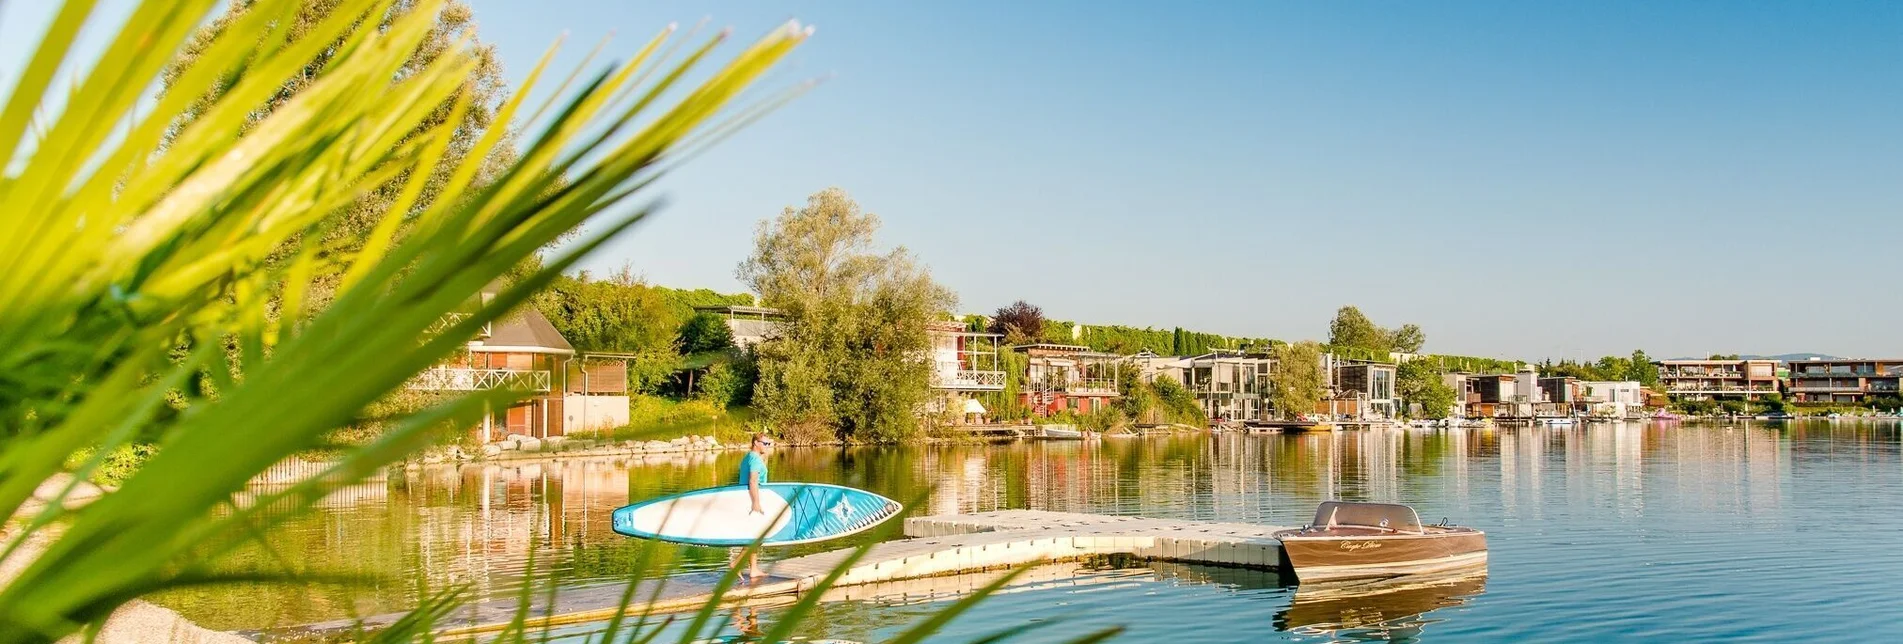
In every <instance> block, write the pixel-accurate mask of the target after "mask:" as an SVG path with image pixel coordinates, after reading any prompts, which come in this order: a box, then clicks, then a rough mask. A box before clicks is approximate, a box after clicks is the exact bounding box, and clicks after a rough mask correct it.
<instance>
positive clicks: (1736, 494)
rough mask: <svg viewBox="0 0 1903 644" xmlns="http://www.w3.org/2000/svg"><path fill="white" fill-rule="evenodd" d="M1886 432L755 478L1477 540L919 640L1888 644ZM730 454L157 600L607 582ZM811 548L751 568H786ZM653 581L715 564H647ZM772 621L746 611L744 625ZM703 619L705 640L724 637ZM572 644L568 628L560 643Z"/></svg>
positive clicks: (447, 508) (491, 487)
mask: <svg viewBox="0 0 1903 644" xmlns="http://www.w3.org/2000/svg"><path fill="white" fill-rule="evenodd" d="M1900 445H1903V437H1900V436H1899V429H1898V425H1897V424H1895V423H1874V424H1873V423H1848V422H1836V423H1826V422H1816V423H1777V424H1771V423H1738V424H1730V425H1686V426H1682V427H1681V426H1670V425H1668V426H1659V425H1636V424H1628V425H1591V426H1585V427H1578V428H1553V429H1548V428H1533V429H1499V430H1433V431H1426V430H1406V431H1402V430H1393V431H1379V432H1367V433H1334V434H1327V433H1316V434H1290V435H1270V436H1217V437H1200V436H1196V437H1192V436H1182V437H1166V438H1150V439H1110V440H1105V441H1102V442H1101V443H1093V444H1083V443H1074V442H1073V443H1017V444H1006V445H993V446H945V447H918V448H864V449H846V450H839V449H806V450H788V449H783V450H781V451H780V452H779V453H777V454H775V455H774V456H773V457H772V459H771V465H772V472H773V478H774V479H775V480H804V481H821V482H832V483H840V484H844V485H851V486H854V487H861V488H865V489H868V490H873V491H876V492H880V493H882V494H885V495H887V496H890V497H892V498H895V499H899V500H901V501H908V500H918V501H919V502H917V503H915V504H913V507H912V508H911V509H909V510H908V512H909V513H912V514H927V513H930V514H939V513H954V512H976V511H985V510H994V509H1004V508H1036V509H1048V510H1066V511H1080V512H1096V513H1104V514H1120V515H1144V516H1154V517H1173V518H1188V519H1212V520H1225V521H1246V522H1257V523H1264V524H1273V525H1299V524H1301V523H1304V522H1306V521H1307V519H1308V518H1309V515H1310V514H1312V513H1313V511H1314V507H1315V504H1316V502H1317V501H1320V500H1324V499H1330V498H1340V499H1350V500H1368V501H1395V502H1403V503H1409V504H1412V505H1414V506H1415V507H1416V508H1417V509H1418V510H1419V511H1420V514H1421V516H1422V518H1423V519H1426V520H1429V521H1436V520H1439V519H1440V518H1441V517H1449V518H1451V519H1452V520H1453V521H1454V522H1456V523H1461V524H1466V525H1472V526H1476V527H1479V528H1481V529H1484V530H1486V531H1487V532H1488V533H1489V537H1488V542H1489V545H1490V547H1491V563H1490V566H1489V574H1488V575H1487V576H1486V577H1485V578H1484V579H1469V580H1462V581H1459V582H1458V583H1452V584H1448V585H1443V586H1437V587H1430V588H1424V589H1421V588H1417V589H1405V590H1399V591H1395V592H1390V593H1384V594H1377V595H1369V596H1365V597H1359V598H1357V597H1348V598H1336V599H1329V598H1326V597H1323V598H1316V597H1309V596H1307V593H1302V594H1298V593H1296V592H1295V589H1294V588H1292V587H1286V586H1283V585H1281V584H1280V583H1279V582H1278V580H1277V578H1276V576H1275V575H1274V574H1272V573H1258V572H1250V571H1241V570H1233V569H1222V568H1210V567H1200V566H1183V565H1174V564H1148V565H1146V564H1141V563H1136V564H1127V565H1112V564H1116V563H1117V562H1097V563H1093V564H1061V565H1053V566H1047V567H1044V568H1041V569H1037V570H1033V571H1031V573H1030V574H1029V575H1028V576H1027V577H1026V578H1025V579H1024V580H1022V582H1021V584H1020V585H1018V586H1016V587H1014V588H1013V589H1012V591H1011V592H1010V593H1008V594H1006V595H1003V596H999V597H994V598H992V599H991V600H989V601H988V602H987V603H985V604H982V605H980V606H979V607H978V608H976V609H975V610H973V611H972V612H971V613H968V614H967V615H966V616H964V617H962V618H961V619H960V620H959V621H957V622H954V623H953V624H952V625H951V626H949V627H948V628H946V629H945V630H943V631H941V634H940V635H939V636H938V638H937V639H938V640H941V641H969V640H972V639H975V638H978V637H981V636H983V635H986V634H990V633H992V632H995V631H998V630H1000V629H1003V628H1007V627H1010V626H1015V625H1018V624H1022V623H1026V622H1038V623H1044V622H1057V623H1055V624H1052V625H1051V626H1050V627H1049V628H1044V629H1040V630H1036V631H1033V632H1031V633H1029V634H1027V635H1026V636H1025V637H1023V638H1021V639H1020V640H1017V641H1062V640H1064V639H1067V637H1066V636H1075V635H1078V634H1081V633H1084V632H1088V631H1090V630H1095V629H1098V628H1103V627H1107V626H1111V625H1122V626H1125V627H1127V628H1128V631H1127V633H1126V635H1125V636H1124V638H1123V640H1122V641H1172V642H1239V641H1264V640H1271V641H1273V640H1291V641H1331V640H1365V639H1376V640H1386V639H1392V640H1406V641H1435V640H1446V641H1467V640H1475V639H1496V640H1504V639H1514V640H1536V641H1547V642H1551V641H1597V640H1605V639H1610V638H1645V639H1655V640H1658V639H1670V640H1680V641H1685V640H1710V639H1717V638H1758V639H1765V640H1790V639H1798V638H1802V639H1807V640H1811V639H1818V640H1822V639H1835V640H1846V639H1849V640H1893V639H1895V638H1897V637H1899V636H1903V608H1899V607H1903V583H1899V581H1898V580H1899V578H1903V456H1900V455H1899V452H1900V451H1903V450H1900V449H1899V448H1900ZM738 460H739V454H738V453H732V454H721V455H717V456H709V455H702V456H697V457H678V458H671V459H659V458H655V459H648V460H645V461H643V460H641V459H591V460H565V461H544V462H539V463H529V464H511V465H506V466H470V467H464V468H461V469H460V470H458V469H439V470H431V471H426V472H413V473H410V474H408V475H407V476H397V477H393V478H392V479H391V480H390V481H389V482H387V483H382V484H375V485H367V486H362V487H361V488H360V489H356V490H352V491H350V492H349V493H346V494H343V495H339V497H337V498H335V499H333V500H332V501H331V502H330V503H329V504H328V505H327V507H326V508H325V509H324V510H323V511H322V512H321V513H318V514H316V515H315V516H311V517H308V518H303V519H300V520H298V522H297V523H295V524H293V526H292V527H291V528H290V529H289V530H287V531H286V532H285V534H283V535H281V536H280V538H278V539H277V540H276V541H275V542H274V546H275V550H276V553H275V554H266V553H264V552H262V551H258V550H254V551H251V552H249V553H247V554H246V555H245V556H246V557H247V558H248V559H246V560H248V561H250V562H254V563H257V564H260V565H261V564H263V563H264V562H267V561H280V560H281V561H286V562H289V563H290V564H291V565H294V566H297V567H299V568H300V569H303V570H309V571H315V572H326V571H346V570H365V569H367V570H369V571H371V572H375V573H380V574H381V575H382V578H381V579H380V580H379V581H377V582H375V583H372V584H370V585H368V586H354V587H348V588H339V587H295V588H286V587H274V586H249V587H227V588H218V589H211V590H197V591H192V592H190V593H181V594H174V595H171V596H167V597H163V598H161V601H162V603H166V604H168V605H171V606H173V607H175V608H178V609H180V610H181V611H183V612H184V613H186V615H187V616H188V617H191V618H193V619H195V620H198V621H200V622H201V623H203V624H205V625H207V626H211V627H216V628H227V629H251V628H266V627H273V626H287V625H295V624H302V623H309V622H315V621H322V620H329V619H336V618H339V617H347V616H351V615H367V614H377V613H386V612H392V611H400V610H404V609H407V608H409V607H411V606H413V605H414V603H415V602H416V598H417V597H418V596H419V595H420V594H422V593H427V592H430V591H431V590H434V589H441V588H445V587H449V586H452V585H467V587H469V588H470V589H471V592H472V593H473V594H474V595H476V596H478V597H506V596H512V595H514V594H516V593H519V592H520V590H521V589H522V585H523V584H524V583H525V582H526V580H527V579H528V578H529V575H527V574H526V571H528V570H529V569H530V561H531V559H533V562H534V563H533V566H534V569H535V571H536V574H535V575H534V577H535V578H536V579H538V580H547V579H550V578H552V579H555V580H557V583H560V584H563V585H565V586H576V585H585V584H598V583H608V582H613V581H614V580H616V579H621V578H625V576H626V575H627V574H628V573H629V571H630V570H631V568H632V567H633V565H634V564H633V562H634V559H635V553H636V551H637V550H638V549H639V548H640V543H641V542H637V541H634V540H630V539H626V538H623V537H619V536H616V535H614V534H613V533H612V532H610V531H609V529H608V513H609V511H610V510H612V509H613V508H615V507H617V506H620V505H623V504H625V503H627V502H628V500H629V499H643V498H649V497H652V496H656V495H660V494H665V493H669V492H674V491H679V490H686V489H692V488H698V487H704V486H709V485H715V484H723V483H726V482H727V481H729V480H730V479H731V478H732V477H733V476H734V474H733V472H734V470H735V467H736V464H737V462H738ZM839 545H845V544H840V543H829V544H824V545H823V546H812V547H806V548H803V549H799V548H796V549H790V550H786V551H775V552H770V553H769V556H770V557H784V556H793V555H798V554H805V553H808V552H814V551H818V550H821V549H827V548H831V547H836V546H839ZM664 554H665V555H666V559H665V561H666V563H665V564H664V567H665V569H666V570H667V571H668V572H671V573H689V572H702V571H709V570H716V569H718V568H719V567H721V566H722V565H724V562H725V552H724V551H716V550H710V549H700V548H685V547H683V548H672V547H669V548H667V549H665V550H664ZM985 581H988V578H984V577H979V576H973V577H971V578H952V579H946V580H936V581H934V582H932V583H931V584H927V585H925V586H920V587H917V588H915V589H908V590H906V591H905V593H903V594H894V595H891V596H878V597H871V598H868V599H862V600H857V601H849V602H839V603H833V604H828V605H826V606H825V607H824V608H823V609H821V611H820V612H819V614H818V615H817V616H815V617H814V618H813V619H811V620H810V621H809V623H808V624H806V625H805V626H804V628H803V630H802V631H801V632H800V633H799V634H798V635H799V636H800V637H801V638H806V639H844V640H851V641H857V642H876V641H880V640H882V639H886V638H889V637H891V636H893V635H895V634H897V633H899V632H901V631H902V630H904V628H905V627H907V626H908V625H911V624H913V623H916V622H917V621H918V620H921V619H923V618H924V617H925V616H926V615H928V614H929V613H931V612H932V611H934V610H936V609H938V608H942V607H943V606H946V605H949V603H950V602H951V601H952V600H954V599H955V598H956V596H957V592H958V591H959V589H961V588H969V587H975V586H978V585H982V584H983V583H984V582H985ZM778 615H779V611H778V609H761V610H759V611H758V612H757V613H756V614H755V615H754V617H756V618H757V620H758V622H759V623H760V624H761V625H762V626H769V625H771V624H772V623H773V621H774V620H775V618H776V617H777V616H778ZM740 626H741V624H738V623H729V624H728V625H727V626H725V627H724V628H726V629H727V630H725V631H723V633H724V634H727V635H733V634H736V633H738V632H740V630H739V627H740ZM589 630H590V629H589V628H586V627H584V628H580V629H573V630H571V631H569V632H568V633H569V634H570V635H572V636H574V637H575V639H576V640H577V641H579V640H580V639H581V638H582V637H585V635H586V633H587V632H588V631H589Z"/></svg>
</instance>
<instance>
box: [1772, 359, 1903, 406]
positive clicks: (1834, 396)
mask: <svg viewBox="0 0 1903 644" xmlns="http://www.w3.org/2000/svg"><path fill="white" fill-rule="evenodd" d="M1899 381H1903V359H1893V360H1877V359H1858V360H1850V359H1840V358H1831V359H1817V360H1799V361H1796V362H1792V363H1790V381H1789V382H1790V397H1791V399H1792V400H1793V401H1795V402H1803V403H1849V404H1859V403H1863V402H1865V401H1866V400H1868V399H1869V398H1871V397H1873V396H1896V395H1899V391H1898V385H1899Z"/></svg>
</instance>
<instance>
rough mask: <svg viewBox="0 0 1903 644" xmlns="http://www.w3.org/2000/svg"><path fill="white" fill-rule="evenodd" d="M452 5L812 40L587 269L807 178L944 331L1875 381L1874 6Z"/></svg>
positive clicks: (574, 51)
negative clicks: (1323, 345) (1004, 322)
mask: <svg viewBox="0 0 1903 644" xmlns="http://www.w3.org/2000/svg"><path fill="white" fill-rule="evenodd" d="M470 2H471V4H472V5H473V6H474V7H475V9H476V12H477V18H478V21H479V22H480V24H481V29H482V34H483V37H484V39H485V40H488V41H490V42H493V43H495V44H496V45H497V46H498V48H499V49H500V51H501V53H502V57H503V59H504V61H505V63H506V64H507V65H508V71H509V74H510V76H511V77H512V78H514V77H519V76H520V75H521V74H523V73H525V72H526V71H527V69H528V68H529V66H530V65H532V64H533V62H534V60H535V59H536V57H537V56H538V55H539V54H540V53H541V51H542V50H543V49H544V48H545V47H547V46H548V45H549V44H550V43H551V42H552V41H553V40H554V39H555V38H556V37H558V36H560V35H562V34H563V33H567V34H568V36H569V41H568V45H567V50H566V53H565V55H564V57H563V58H560V59H558V62H557V65H558V66H572V65H573V64H575V63H576V62H577V61H578V60H579V58H580V56H581V54H582V53H583V52H585V51H586V50H587V49H588V48H590V47H591V46H592V45H593V43H594V42H595V41H596V40H598V39H599V38H601V37H602V36H604V35H607V34H608V33H610V32H614V33H617V34H619V35H618V37H617V40H616V41H615V42H614V43H613V44H611V45H610V47H609V51H610V52H611V53H613V54H616V55H618V56H619V57H625V56H626V55H627V54H628V53H631V52H632V51H633V50H634V49H635V48H636V47H637V46H638V45H639V44H640V42H641V41H642V40H644V39H645V38H646V37H647V36H648V35H649V34H651V33H652V32H653V31H654V30H656V29H658V28H659V27H661V26H663V25H665V24H666V23H668V22H680V23H683V24H686V25H692V24H694V23H697V22H699V21H701V20H702V19H704V18H705V19H709V20H711V24H712V25H714V26H721V25H731V26H733V27H734V28H735V29H736V33H737V34H738V35H741V36H743V37H751V36H754V35H757V34H759V33H761V32H764V31H765V30H766V29H768V28H770V27H771V26H773V25H775V24H778V23H780V22H782V21H784V20H786V19H788V18H799V19H800V20H802V21H803V22H807V23H811V24H814V25H816V26H817V27H818V31H817V34H816V36H815V37H814V38H813V39H812V40H811V41H810V42H809V43H807V44H806V45H805V46H804V47H803V48H802V49H801V50H800V51H799V52H797V53H795V54H794V57H793V59H792V60H791V61H790V64H789V65H788V66H786V68H785V69H783V70H782V71H781V72H780V73H779V74H778V75H777V76H775V77H774V78H773V79H771V81H770V83H771V84H772V85H775V86H786V85H790V84H792V83H796V82H799V81H802V80H805V79H808V78H816V77H825V78H826V79H827V80H826V82H825V83H824V84H823V85H822V86H821V87H820V88H819V89H818V90H816V91H814V92H812V93H811V94H808V95H807V96H805V97H803V98H801V99H800V100H798V101H797V102H795V103H794V104H792V105H790V106H788V107H787V108H785V109H783V110H781V111H779V112H778V113H775V114H773V115H772V116H770V117H769V118H767V119H766V120H765V121H762V122H760V123H759V124H757V125H755V126H754V127H752V128H750V129H749V130H747V131H745V132H743V133H742V134H740V135H739V136H737V137H735V138H733V139H731V140H729V141H728V142H726V143H724V144H723V145H722V146H720V147H719V148H717V149H716V150H715V151H713V152H712V153H710V154H708V155H706V156H704V157H701V158H700V159H698V160H696V161H695V162H694V163H693V164H692V165H691V166H689V167H688V168H686V169H684V170H682V171H681V172H679V173H678V174H676V175H675V176H673V177H671V178H670V179H669V180H668V181H667V182H666V185H665V186H663V189H664V191H665V193H666V195H667V196H668V198H669V201H670V204H671V205H670V207H669V208H668V209H667V210H666V211H664V212H663V214H662V215H661V216H660V217H658V218H656V219H654V220H653V221H651V222H648V223H646V224H644V225H643V226H642V227H640V228H639V229H637V231H636V232H634V233H633V234H631V235H629V236H628V237H627V238H625V239H623V240H620V241H618V242H616V243H614V244H613V245H611V246H610V247H608V248H607V249H606V250H605V251H604V252H602V253H601V254H600V255H598V256H597V257H595V258H593V259H592V260H591V262H590V265H591V266H593V267H595V268H597V269H611V268H613V267H617V266H620V265H621V264H623V263H628V264H631V265H632V266H633V267H634V269H635V270H636V271H637V272H640V273H642V274H645V275H646V276H647V277H648V278H649V279H650V280H651V281H653V282H656V283H659V284H665V285H670V286H690V287H691V286H707V287H712V288H716V289H721V290H738V289H739V285H738V283H737V282H736V281H735V280H734V278H733V268H734V265H735V264H736V263H737V262H739V261H740V260H741V259H742V258H743V257H744V255H745V254H746V252H747V251H748V250H749V248H750V245H751V233H752V230H753V226H754V223H755V222H756V221H758V220H760V219H762V218H766V217H770V216H772V215H774V214H776V213H777V212H779V210H780V209H781V208H782V207H784V206H787V205H794V204H798V203H801V202H803V200H804V198H805V196H806V195H807V194H809V193H811V192H814V191H817V190H819V189H821V188H824V187H827V186H835V185H836V186H840V187H843V188H845V189H846V190H848V191H849V192H851V193H852V194H853V195H854V196H855V197H857V198H858V199H859V201H860V202H861V203H862V204H864V205H865V207H866V208H867V209H868V210H870V211H872V212H875V213H878V214H879V215H880V216H881V217H882V218H883V219H884V221H885V228H884V229H883V230H882V231H881V234H880V237H881V240H882V241H883V242H884V243H887V244H893V245H904V246H906V247H908V248H910V249H912V250H913V251H914V252H915V253H916V254H917V255H918V256H919V257H920V258H921V259H923V260H924V261H925V262H926V263H928V264H929V265H930V266H931V267H932V269H933V272H934V274H935V275H936V276H937V277H938V279H939V280H940V281H942V282H944V283H945V284H946V285H948V286H950V287H951V288H952V289H954V290H956V291H957V292H958V293H959V295H960V299H961V302H960V304H961V308H962V309H964V310H967V311H988V310H990V309H993V308H996V307H998V306H1001V305H1003V304H1007V303H1009V302H1010V301H1011V300H1015V299H1020V298H1022V299H1025V300H1029V301H1031V302H1033V303H1036V304H1039V305H1041V306H1043V307H1044V309H1045V310H1046V312H1047V313H1048V314H1050V315H1052V316H1053V317H1058V318H1065V319H1079V320H1084V321H1087V322H1098V323H1120V324H1132V325H1138V326H1142V325H1155V326H1173V325H1181V326H1185V327H1190V328H1195V329H1200V330H1209V331H1218V332H1225V333H1232V334H1246V335H1252V336H1272V337H1278V338H1318V337H1321V336H1323V335H1325V334H1326V327H1327V321H1328V319H1329V317H1330V316H1331V314H1332V313H1333V311H1334V309H1335V308H1336V307H1338V306H1341V305H1344V304H1355V305H1358V306H1360V307H1361V308H1362V309H1363V310H1364V311H1366V312H1367V313H1368V314H1369V315H1370V316H1371V317H1373V318H1374V319H1375V320H1376V321H1377V322H1379V323H1383V324H1389V325H1398V324H1401V323H1403V322H1413V323H1416V324H1420V325H1421V326H1422V327H1424V328H1425V329H1426V331H1427V336H1428V345H1427V346H1428V349H1429V350H1432V351H1437V352H1449V353H1462V354H1478V355H1499V356H1513V357H1544V356H1553V357H1586V356H1597V355H1601V354H1606V353H1621V354H1623V353H1626V352H1629V351H1630V350H1632V349H1633V348H1643V349H1645V350H1646V351H1648V352H1650V353H1652V354H1653V355H1668V356H1675V355H1690V354H1702V353H1712V352H1724V353H1734V352H1741V353H1783V352H1787V351H1789V352H1795V351H1820V352H1825V353H1834V354H1839V355H1879V354H1881V355H1903V339H1899V334H1898V333H1897V331H1896V325H1895V322H1894V321H1895V320H1897V319H1899V317H1903V297H1899V295H1898V294H1897V290H1896V282H1897V279H1896V278H1897V276H1898V274H1899V272H1903V263H1899V260H1900V259H1903V253H1899V252H1898V250H1899V245H1898V242H1899V239H1903V217H1900V216H1899V215H1903V3H1890V2H1833V3H1789V2H1783V3H1768V2H1766V3H1759V2H1671V3H1655V2H1601V3H1583V2H1580V3H1525V2H1488V3H1481V2H1457V3H1447V2H1440V3H1394V2H1386V3H1376V2H1338V3H1266V2H1264V3H1257V2H1238V3H1226V4H1205V5H1197V6H1195V7H1194V8H1189V7H1186V6H1175V5H1173V4H1167V5H1166V4H1164V3H1145V4H1136V3H1098V2H1075V3H1059V2H1040V3H1003V2H958V3H932V4H924V3H845V2H828V3H810V2H793V3H766V2H730V3H716V4H708V3H685V2H630V1H627V0H620V1H605V0H547V1H544V2H537V3H526V2H513V1H505V0H470ZM13 10H14V12H15V13H20V12H22V11H23V10H21V9H19V8H17V7H15V8H14V9H13ZM25 11H31V9H28V10H25ZM20 22H22V21H19V20H11V21H10V20H8V19H7V17H6V16H0V36H6V37H0V71H10V70H11V69H13V68H14V66H15V65H17V63H16V62H15V59H16V58H17V57H18V54H17V53H15V51H16V49H17V47H18V46H17V45H16V44H14V43H11V42H7V41H17V40H18V38H15V37H12V36H13V35H14V34H17V33H19V32H20V30H21V29H22V27H21V26H20V24H19V23H20ZM28 22H30V21H28ZM743 39H744V38H743ZM5 82H6V83H8V84H10V82H11V79H10V76H9V77H7V78H6V79H5Z"/></svg>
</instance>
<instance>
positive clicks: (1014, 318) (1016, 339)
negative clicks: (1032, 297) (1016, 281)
mask: <svg viewBox="0 0 1903 644" xmlns="http://www.w3.org/2000/svg"><path fill="white" fill-rule="evenodd" d="M991 332H992V333H1001V334H1004V340H1005V342H1009V343H1011V344H1023V343H1025V342H1035V341H1037V339H1038V338H1041V337H1043V336H1044V309H1041V308H1038V307H1037V306H1036V305H1033V304H1031V303H1029V302H1026V301H1024V300H1018V301H1016V302H1012V303H1011V305H1010V306H1007V307H1003V308H1000V309H998V312H997V313H996V314H995V315H993V316H992V318H991Z"/></svg>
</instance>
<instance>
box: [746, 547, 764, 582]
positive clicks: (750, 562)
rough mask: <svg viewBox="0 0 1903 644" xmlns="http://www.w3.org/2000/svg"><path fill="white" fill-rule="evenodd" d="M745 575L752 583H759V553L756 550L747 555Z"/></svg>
mask: <svg viewBox="0 0 1903 644" xmlns="http://www.w3.org/2000/svg"><path fill="white" fill-rule="evenodd" d="M747 574H748V576H749V577H750V578H751V579H752V580H753V583H756V584H757V583H760V578H761V575H760V553H759V551H757V550H756V551H754V552H749V553H747Z"/></svg>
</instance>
